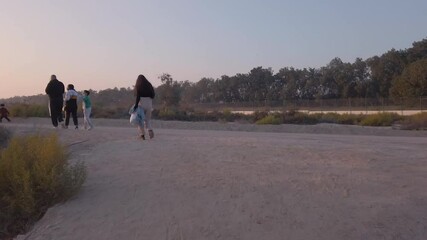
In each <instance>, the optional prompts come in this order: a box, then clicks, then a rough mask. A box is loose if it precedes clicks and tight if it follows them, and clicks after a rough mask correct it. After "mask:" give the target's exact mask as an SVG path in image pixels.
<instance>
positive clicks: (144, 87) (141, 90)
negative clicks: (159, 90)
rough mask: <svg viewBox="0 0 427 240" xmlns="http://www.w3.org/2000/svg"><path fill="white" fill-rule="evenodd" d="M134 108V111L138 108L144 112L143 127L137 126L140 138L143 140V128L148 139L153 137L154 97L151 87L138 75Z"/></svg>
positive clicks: (142, 76)
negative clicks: (152, 113) (146, 130)
mask: <svg viewBox="0 0 427 240" xmlns="http://www.w3.org/2000/svg"><path fill="white" fill-rule="evenodd" d="M135 96H136V99H135V106H134V111H135V110H136V108H137V107H138V106H139V107H141V108H142V109H143V110H144V114H145V118H144V125H142V126H138V129H139V131H140V134H141V135H140V136H141V138H142V139H143V140H145V128H147V129H148V135H149V136H150V139H151V138H153V137H154V131H153V128H152V126H151V112H152V111H153V99H154V96H155V93H154V88H153V85H151V83H150V82H149V81H148V80H147V79H146V78H145V77H144V75H142V74H141V75H139V76H138V78H137V79H136V83H135Z"/></svg>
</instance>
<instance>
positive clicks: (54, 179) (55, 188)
mask: <svg viewBox="0 0 427 240" xmlns="http://www.w3.org/2000/svg"><path fill="white" fill-rule="evenodd" d="M85 178H86V170H85V166H84V165H83V164H82V163H76V164H74V165H69V164H68V162H67V160H66V154H65V149H64V147H62V146H61V145H60V143H59V141H58V139H57V137H56V135H49V136H41V135H33V136H24V137H15V138H12V139H11V140H10V142H9V144H8V146H7V147H6V148H5V149H4V150H3V151H2V152H1V154H0V196H1V198H0V238H5V237H10V236H14V235H17V234H20V233H23V232H25V231H26V230H28V226H29V225H31V224H32V223H34V222H35V221H37V220H38V219H39V218H41V217H42V216H43V214H44V213H45V212H46V210H47V209H48V208H49V207H50V206H52V205H54V204H56V203H59V202H61V201H65V200H66V199H68V198H69V197H70V196H72V195H73V194H75V193H76V192H77V191H78V189H79V188H80V186H81V185H82V184H83V182H84V180H85Z"/></svg>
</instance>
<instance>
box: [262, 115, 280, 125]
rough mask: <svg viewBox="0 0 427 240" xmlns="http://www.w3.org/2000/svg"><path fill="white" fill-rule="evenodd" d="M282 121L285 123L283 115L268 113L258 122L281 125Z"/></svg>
mask: <svg viewBox="0 0 427 240" xmlns="http://www.w3.org/2000/svg"><path fill="white" fill-rule="evenodd" d="M282 123H283V119H282V117H281V116H279V115H276V114H271V115H268V116H266V117H264V118H262V119H260V120H258V121H256V124H259V125H265V124H272V125H280V124H282Z"/></svg>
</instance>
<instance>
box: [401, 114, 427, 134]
mask: <svg viewBox="0 0 427 240" xmlns="http://www.w3.org/2000/svg"><path fill="white" fill-rule="evenodd" d="M401 128H402V129H406V130H423V129H427V113H426V112H424V113H418V114H415V115H412V116H408V117H406V118H405V119H404V120H403V121H402V127H401Z"/></svg>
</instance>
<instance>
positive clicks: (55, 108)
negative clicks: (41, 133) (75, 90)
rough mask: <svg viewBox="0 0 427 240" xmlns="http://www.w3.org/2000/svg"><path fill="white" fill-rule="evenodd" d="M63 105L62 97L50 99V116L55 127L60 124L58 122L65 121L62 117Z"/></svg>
mask: <svg viewBox="0 0 427 240" xmlns="http://www.w3.org/2000/svg"><path fill="white" fill-rule="evenodd" d="M62 106H63V101H62V98H58V99H50V100H49V107H50V118H51V120H52V124H53V126H55V127H57V126H58V122H59V123H61V122H62V121H64V120H63V118H62Z"/></svg>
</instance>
